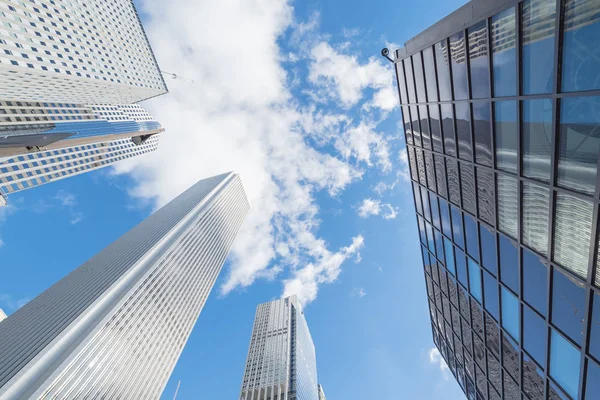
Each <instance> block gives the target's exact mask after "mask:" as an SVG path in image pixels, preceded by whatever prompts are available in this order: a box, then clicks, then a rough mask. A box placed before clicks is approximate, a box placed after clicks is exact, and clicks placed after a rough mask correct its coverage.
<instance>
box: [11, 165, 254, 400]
mask: <svg viewBox="0 0 600 400" xmlns="http://www.w3.org/2000/svg"><path fill="white" fill-rule="evenodd" d="M248 209H249V203H248V200H247V198H246V195H245V191H244V187H243V185H242V182H241V180H240V177H239V176H238V175H236V174H234V173H227V174H222V175H218V176H214V177H212V178H207V179H204V180H201V181H199V182H198V183H196V184H195V185H193V186H192V187H191V188H190V189H188V190H187V191H185V192H184V193H182V194H181V195H180V196H178V197H177V198H175V199H174V200H172V201H171V202H170V203H168V204H167V205H165V206H164V207H162V208H161V209H160V210H158V211H157V212H155V213H154V214H152V215H151V216H150V217H148V218H147V219H146V220H144V221H143V222H141V223H140V224H139V225H137V226H136V227H134V228H133V229H131V230H130V231H129V232H127V233H126V234H125V235H123V236H122V237H121V238H119V239H118V240H117V241H115V242H114V243H112V244H111V245H109V246H108V247H106V248H105V249H104V250H102V251H101V252H100V253H98V254H97V255H96V256H94V257H92V258H91V259H90V260H89V261H87V262H86V263H84V264H83V265H82V266H80V267H79V268H77V269H76V270H74V271H73V272H72V273H70V274H69V275H67V276H66V277H65V278H63V279H61V280H60V281H59V282H57V283H56V284H54V285H53V286H52V287H50V288H49V289H48V290H46V291H45V292H43V293H42V294H40V295H39V296H38V297H36V298H34V299H33V300H31V301H30V302H29V303H27V304H26V305H25V306H23V307H22V308H20V309H19V310H17V311H16V312H15V313H13V314H12V315H11V316H10V317H8V318H7V319H6V320H4V321H2V323H0V337H1V338H2V340H0V398H2V399H6V400H12V399H30V398H35V399H81V398H106V399H108V398H121V399H156V398H160V395H161V393H162V391H163V389H164V386H165V385H166V383H167V380H168V378H169V376H170V374H171V372H172V370H173V368H174V367H175V363H176V362H177V360H178V358H179V355H180V354H181V351H182V350H183V347H184V345H185V343H186V341H187V339H188V336H189V335H190V333H191V331H192V328H193V327H194V324H195V323H196V320H197V319H198V316H199V315H200V312H201V311H202V308H203V307H204V303H205V302H206V299H207V297H208V295H209V293H210V291H211V289H212V287H213V285H214V283H215V281H216V279H217V277H218V275H219V273H220V271H221V268H222V265H223V263H224V262H225V259H226V257H227V254H228V252H229V248H230V246H231V244H232V242H233V240H234V238H235V236H236V234H237V232H238V229H239V227H240V225H241V223H242V221H243V219H244V217H245V215H246V213H247V211H248Z"/></svg>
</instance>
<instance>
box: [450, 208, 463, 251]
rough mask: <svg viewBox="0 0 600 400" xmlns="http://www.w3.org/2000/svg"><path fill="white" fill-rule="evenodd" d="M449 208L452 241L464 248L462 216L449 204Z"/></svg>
mask: <svg viewBox="0 0 600 400" xmlns="http://www.w3.org/2000/svg"><path fill="white" fill-rule="evenodd" d="M450 210H451V213H452V231H453V233H454V243H456V244H457V245H458V246H459V247H460V248H464V247H465V244H464V241H463V229H462V218H461V215H460V211H459V210H458V208H456V207H454V206H451V207H450Z"/></svg>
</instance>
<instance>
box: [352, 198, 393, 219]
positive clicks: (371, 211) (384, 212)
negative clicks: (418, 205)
mask: <svg viewBox="0 0 600 400" xmlns="http://www.w3.org/2000/svg"><path fill="white" fill-rule="evenodd" d="M371 215H381V216H383V218H385V219H394V218H396V216H397V215H398V212H397V211H396V209H395V208H394V207H392V205H391V204H381V201H380V200H374V199H369V198H367V199H364V200H363V202H362V203H361V204H360V206H359V207H358V216H359V217H361V218H368V217H370V216H371Z"/></svg>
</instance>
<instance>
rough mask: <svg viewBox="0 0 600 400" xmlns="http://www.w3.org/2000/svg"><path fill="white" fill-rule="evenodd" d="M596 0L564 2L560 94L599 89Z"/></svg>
mask: <svg viewBox="0 0 600 400" xmlns="http://www.w3.org/2000/svg"><path fill="white" fill-rule="evenodd" d="M598 6H599V4H598V0H566V1H565V5H564V36H563V43H562V46H563V54H562V57H563V58H562V62H563V67H562V74H561V75H562V78H563V81H562V90H563V91H564V92H574V91H582V90H594V89H596V90H597V89H600V59H598V57H597V54H598V51H599V50H600V14H598Z"/></svg>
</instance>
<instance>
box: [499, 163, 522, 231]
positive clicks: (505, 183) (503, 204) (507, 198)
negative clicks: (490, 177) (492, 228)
mask: <svg viewBox="0 0 600 400" xmlns="http://www.w3.org/2000/svg"><path fill="white" fill-rule="evenodd" d="M496 177H497V178H496V182H497V185H498V186H497V193H498V229H499V230H500V231H502V232H504V233H506V234H507V235H509V236H511V237H513V238H515V239H516V238H517V236H518V233H519V212H518V207H517V206H518V204H517V199H518V195H519V193H518V186H517V178H513V177H512V176H509V175H504V174H498V175H496Z"/></svg>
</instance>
